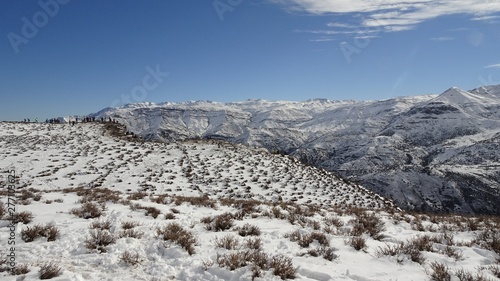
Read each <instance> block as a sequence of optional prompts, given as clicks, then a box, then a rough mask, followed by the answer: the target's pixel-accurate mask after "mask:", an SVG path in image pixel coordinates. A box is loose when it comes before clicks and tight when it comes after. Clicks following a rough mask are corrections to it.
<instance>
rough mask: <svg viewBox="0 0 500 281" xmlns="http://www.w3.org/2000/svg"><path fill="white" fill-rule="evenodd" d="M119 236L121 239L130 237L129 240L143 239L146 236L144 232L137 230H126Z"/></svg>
mask: <svg viewBox="0 0 500 281" xmlns="http://www.w3.org/2000/svg"><path fill="white" fill-rule="evenodd" d="M118 236H119V237H120V238H126V237H129V238H135V239H141V238H142V236H144V232H142V231H139V230H137V229H133V228H129V229H124V230H122V231H120V233H119V234H118Z"/></svg>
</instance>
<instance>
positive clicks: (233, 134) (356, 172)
mask: <svg viewBox="0 0 500 281" xmlns="http://www.w3.org/2000/svg"><path fill="white" fill-rule="evenodd" d="M96 115H97V116H103V117H109V116H111V117H112V118H115V119H118V120H119V121H120V122H122V123H124V124H126V125H127V127H128V128H129V130H131V131H133V132H135V133H139V134H141V135H143V137H145V138H146V139H151V140H162V141H173V140H178V139H188V138H216V139H223V140H228V141H231V142H236V143H243V144H247V145H252V146H259V147H264V148H267V149H269V150H278V151H280V152H284V153H287V154H291V155H292V156H294V157H296V158H298V159H300V160H301V161H303V162H306V163H308V164H312V165H315V166H319V167H323V168H326V169H328V170H330V171H334V172H336V173H339V174H341V175H342V176H344V177H347V178H349V179H351V180H354V181H357V182H360V183H362V184H363V185H365V186H366V187H368V188H370V189H371V190H373V191H376V192H377V193H379V194H381V195H384V196H386V197H389V198H391V199H393V200H394V201H395V202H396V203H397V204H399V205H400V206H401V207H403V208H406V209H414V210H425V211H437V212H459V213H481V214H500V208H498V206H500V172H499V171H500V86H490V87H482V88H479V89H475V90H472V91H468V92H467V91H463V90H460V89H457V88H451V89H449V90H447V91H446V92H444V93H443V94H441V95H439V96H432V95H429V96H416V97H404V98H395V99H389V100H384V101H366V102H353V101H340V102H338V101H328V100H318V99H316V100H309V101H304V102H285V101H282V102H270V101H262V100H251V101H245V102H239V103H228V104H221V103H213V102H190V103H182V104H169V103H166V104H158V105H148V106H144V105H140V106H138V105H129V106H126V107H122V108H115V109H106V110H103V111H101V112H99V113H97V114H96Z"/></svg>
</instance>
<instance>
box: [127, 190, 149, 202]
mask: <svg viewBox="0 0 500 281" xmlns="http://www.w3.org/2000/svg"><path fill="white" fill-rule="evenodd" d="M147 195H148V194H147V193H146V192H143V191H138V192H134V193H131V194H130V195H129V196H128V197H127V199H128V200H141V199H143V198H144V197H146V196H147Z"/></svg>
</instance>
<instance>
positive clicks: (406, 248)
mask: <svg viewBox="0 0 500 281" xmlns="http://www.w3.org/2000/svg"><path fill="white" fill-rule="evenodd" d="M432 244H433V242H432V241H431V239H430V237H429V236H427V235H424V236H420V237H416V238H414V239H411V240H408V241H407V242H406V243H401V244H399V245H397V246H390V245H386V246H385V248H381V247H379V249H378V250H377V252H376V255H377V256H379V257H381V256H396V257H397V258H398V262H403V260H404V258H405V257H406V258H408V259H410V260H411V261H413V262H417V263H419V264H423V263H424V262H425V257H424V256H423V255H422V253H421V252H422V251H428V252H430V251H432V250H433V249H432Z"/></svg>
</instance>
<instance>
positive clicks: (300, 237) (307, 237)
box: [286, 230, 330, 248]
mask: <svg viewBox="0 0 500 281" xmlns="http://www.w3.org/2000/svg"><path fill="white" fill-rule="evenodd" d="M286 236H288V237H289V238H290V241H292V242H297V244H299V246H300V247H302V248H307V247H309V245H310V244H311V243H312V242H314V240H316V241H318V243H319V244H320V245H321V246H325V247H327V246H330V241H329V240H328V237H326V235H325V234H324V233H322V232H318V231H314V232H312V233H309V234H302V233H301V232H300V231H299V230H295V231H293V232H292V233H290V234H287V235H286Z"/></svg>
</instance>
